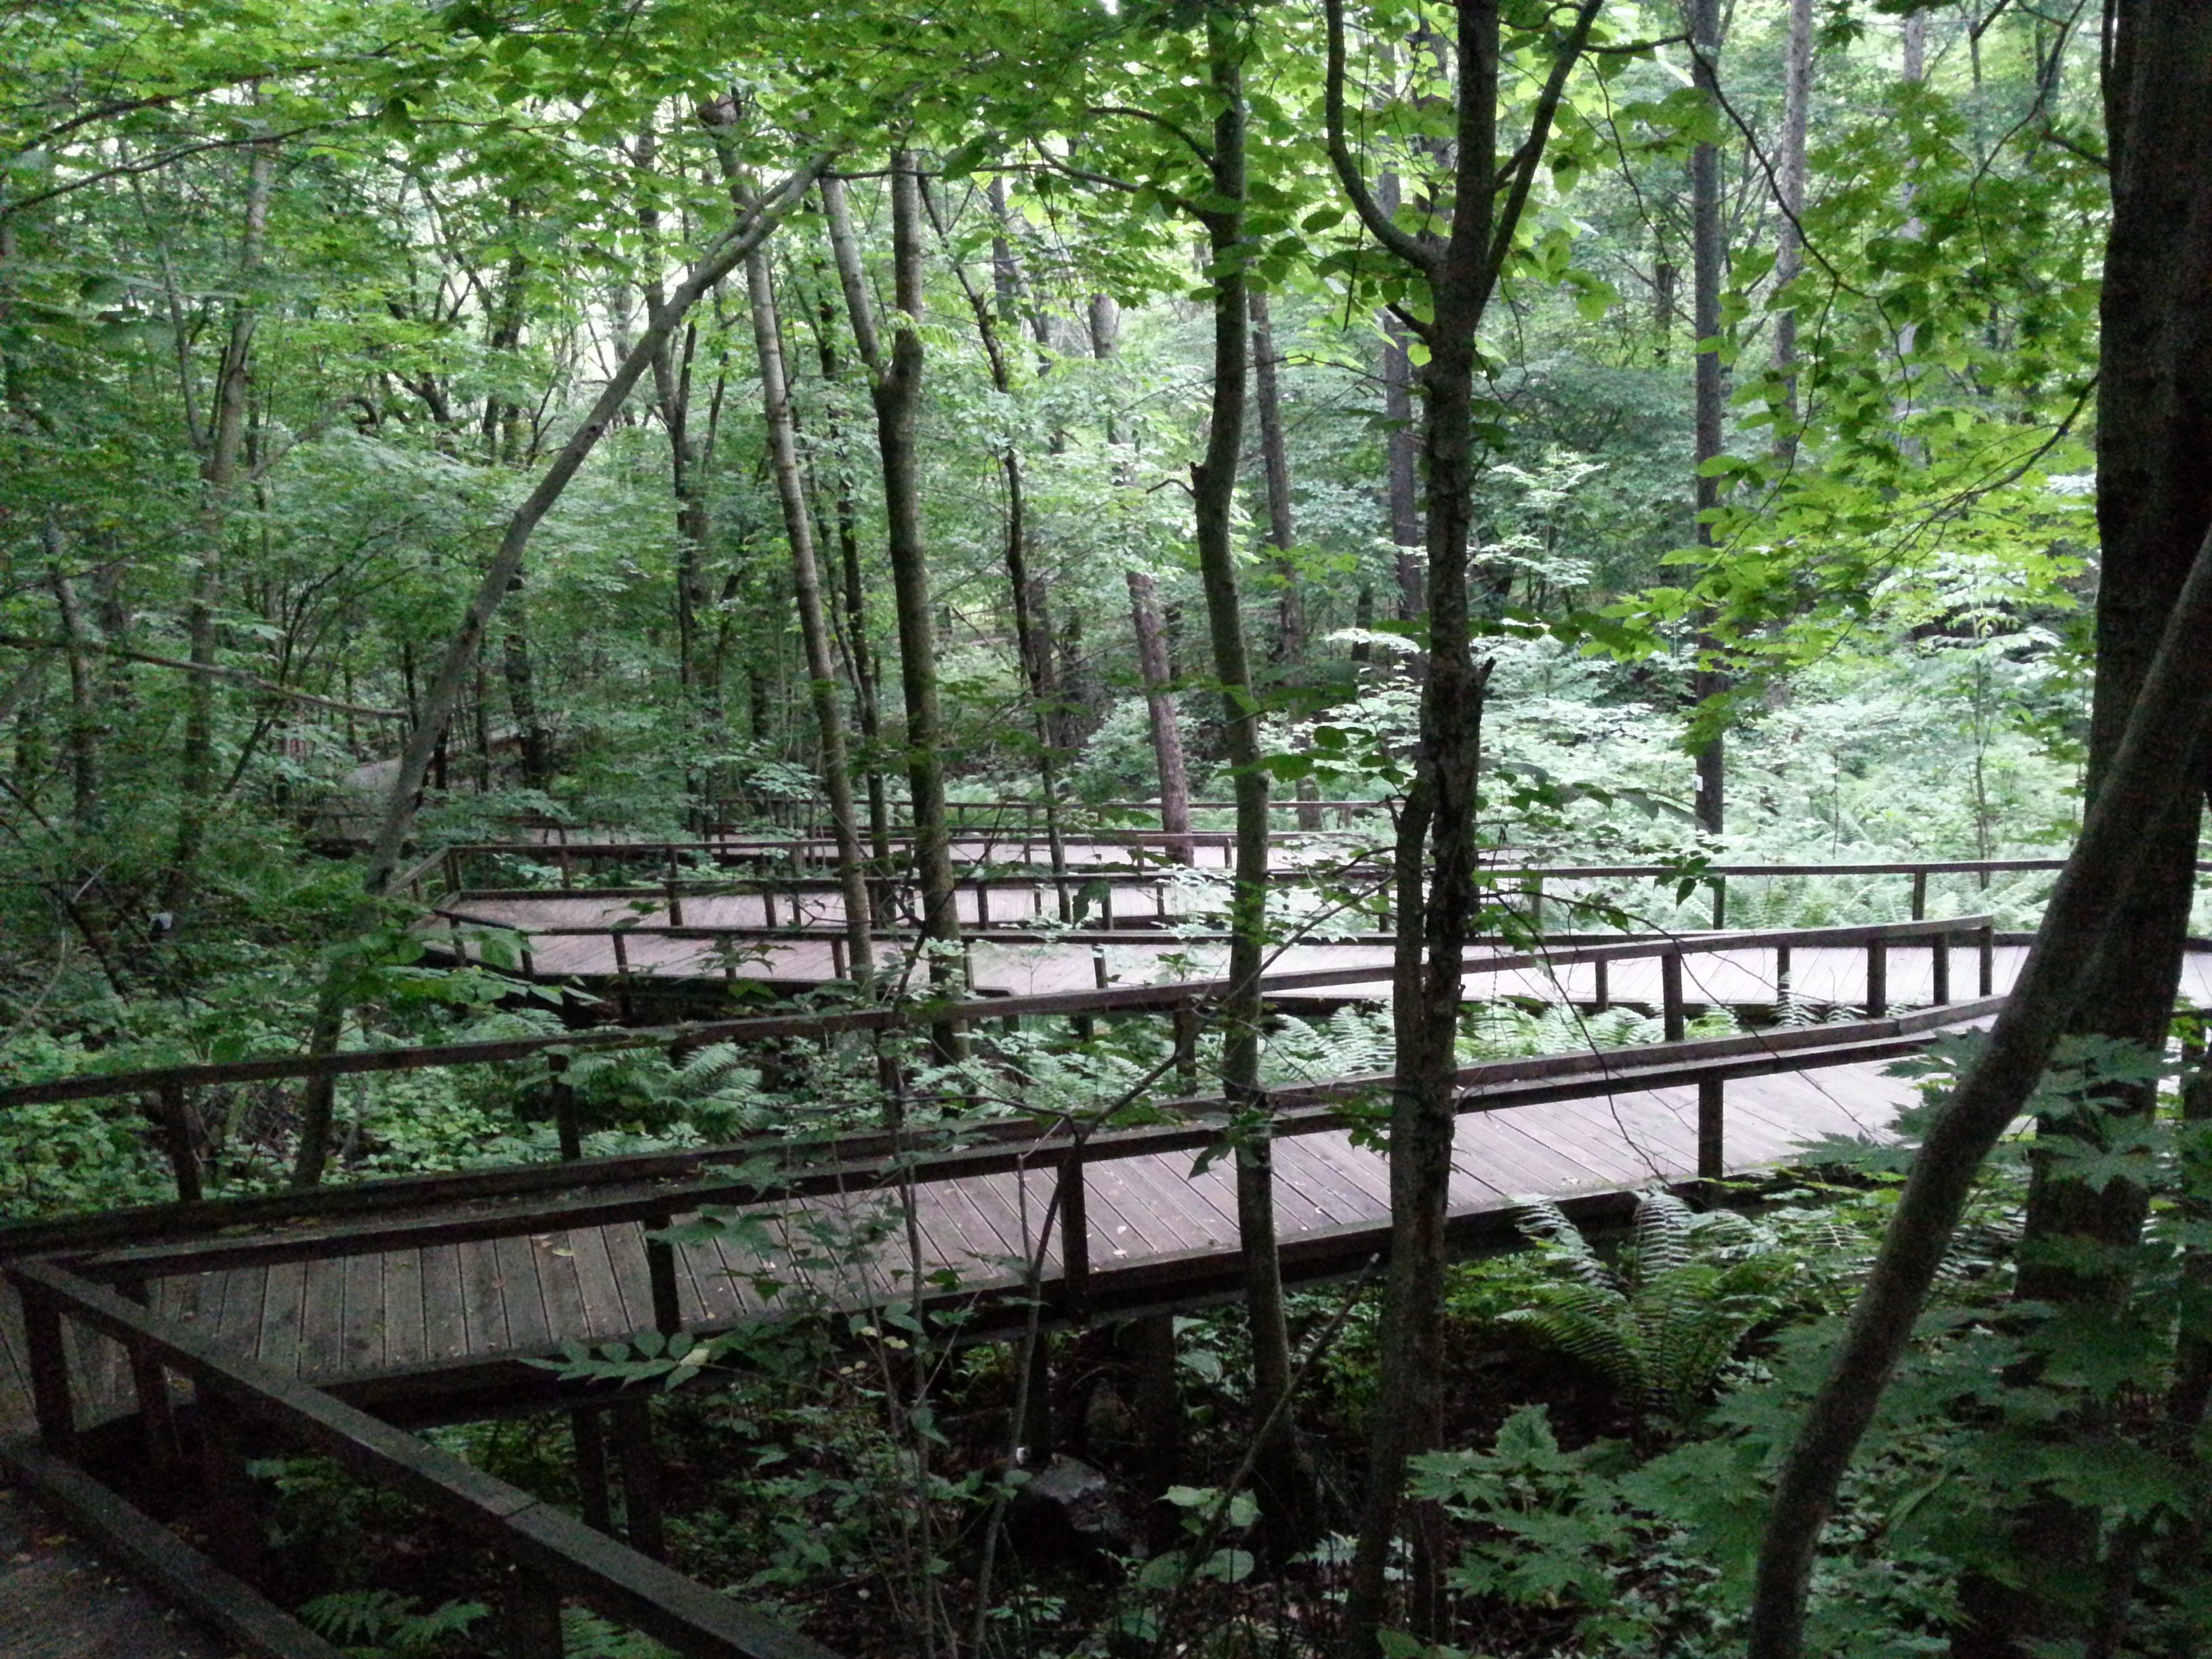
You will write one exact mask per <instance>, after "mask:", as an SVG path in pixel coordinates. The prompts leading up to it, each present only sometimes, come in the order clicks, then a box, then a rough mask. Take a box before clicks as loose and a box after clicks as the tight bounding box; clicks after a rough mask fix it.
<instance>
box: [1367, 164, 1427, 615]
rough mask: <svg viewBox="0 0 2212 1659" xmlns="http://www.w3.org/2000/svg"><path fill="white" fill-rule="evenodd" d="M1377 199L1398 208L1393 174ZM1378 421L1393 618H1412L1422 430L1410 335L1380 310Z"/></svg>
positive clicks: (1418, 592)
mask: <svg viewBox="0 0 2212 1659" xmlns="http://www.w3.org/2000/svg"><path fill="white" fill-rule="evenodd" d="M1376 201H1377V203H1378V204H1380V205H1381V207H1382V210H1383V212H1385V213H1395V212H1396V211H1397V210H1398V175H1397V174H1396V173H1384V174H1383V176H1382V177H1381V178H1380V179H1377V180H1376ZM1410 338H1411V337H1410V336H1408V335H1407V332H1406V325H1404V324H1403V323H1401V322H1400V321H1399V320H1398V317H1397V313H1395V312H1391V311H1385V312H1384V313H1383V421H1384V422H1385V423H1386V424H1387V425H1388V426H1389V439H1388V445H1389V456H1388V459H1389V498H1390V540H1391V542H1392V544H1394V545H1395V547H1396V548H1397V550H1398V555H1397V558H1396V561H1395V566H1394V569H1393V574H1395V576H1396V578H1397V582H1398V620H1399V621H1400V622H1412V621H1413V619H1414V618H1415V617H1419V615H1420V614H1421V613H1422V612H1423V611H1425V610H1427V609H1428V608H1429V601H1428V596H1427V593H1426V592H1425V588H1426V586H1427V584H1426V582H1425V580H1424V578H1423V576H1422V573H1421V481H1420V466H1421V459H1420V458H1421V435H1420V433H1419V430H1418V429H1417V428H1415V426H1414V423H1413V356H1412V355H1411V353H1410V351H1409V350H1408V349H1407V348H1408V344H1409V342H1410Z"/></svg>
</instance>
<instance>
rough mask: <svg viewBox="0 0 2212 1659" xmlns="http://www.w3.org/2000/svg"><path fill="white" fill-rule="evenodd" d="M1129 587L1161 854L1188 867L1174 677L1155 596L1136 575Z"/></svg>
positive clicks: (1184, 775)
mask: <svg viewBox="0 0 2212 1659" xmlns="http://www.w3.org/2000/svg"><path fill="white" fill-rule="evenodd" d="M1125 574H1126V575H1127V580H1128V584H1129V621H1130V623H1131V626H1132V627H1133V629H1134V630H1135V632H1136V635H1137V671H1138V673H1139V676H1140V677H1141V678H1143V680H1144V682H1145V708H1146V714H1148V715H1149V717H1150V719H1151V721H1152V757H1153V760H1154V761H1155V763H1157V764H1158V769H1159V775H1160V828H1161V829H1163V830H1164V831H1165V832H1166V835H1167V842H1166V843H1165V850H1166V853H1167V855H1168V856H1169V857H1170V858H1171V859H1173V860H1175V861H1176V863H1178V864H1188V863H1189V862H1190V859H1191V848H1190V769H1189V767H1188V765H1187V764H1186V763H1185V762H1184V759H1183V752H1182V721H1181V720H1179V719H1178V718H1177V716H1176V701H1175V675H1174V673H1173V671H1170V668H1169V666H1168V642H1167V634H1166V630H1165V629H1164V628H1163V627H1162V626H1161V623H1160V599H1159V594H1158V592H1156V591H1155V590H1154V588H1153V586H1152V578H1151V577H1150V576H1147V575H1146V574H1144V572H1142V571H1141V570H1131V571H1128V572H1127V573H1125Z"/></svg>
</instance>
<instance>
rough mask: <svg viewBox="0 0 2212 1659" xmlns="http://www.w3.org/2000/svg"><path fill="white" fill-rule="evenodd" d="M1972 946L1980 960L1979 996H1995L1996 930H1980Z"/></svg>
mask: <svg viewBox="0 0 2212 1659" xmlns="http://www.w3.org/2000/svg"><path fill="white" fill-rule="evenodd" d="M1974 945H1975V953H1976V955H1977V956H1978V957H1979V959H1980V962H1979V965H1980V969H1981V994H1982V995H1983V996H1985V997H1993V996H1995V995H1996V994H1997V993H1996V982H1997V930H1996V928H1995V927H1983V928H1981V929H1980V930H1978V932H1977V933H1975V935H1974Z"/></svg>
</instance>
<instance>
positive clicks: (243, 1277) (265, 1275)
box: [215, 1267, 269, 1354]
mask: <svg viewBox="0 0 2212 1659" xmlns="http://www.w3.org/2000/svg"><path fill="white" fill-rule="evenodd" d="M268 1291H269V1269H268V1268H266V1267H232V1268H229V1269H228V1270H226V1271H225V1272H224V1273H223V1274H222V1316H221V1317H220V1319H219V1321H218V1322H217V1323H216V1327H215V1339H216V1343H217V1345H218V1346H221V1348H222V1351H223V1352H225V1353H245V1354H250V1353H258V1352H260V1349H261V1312H262V1306H263V1304H264V1302H265V1301H266V1300H267V1298H268Z"/></svg>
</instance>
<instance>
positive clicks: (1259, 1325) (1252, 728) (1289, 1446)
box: [1191, 10, 1315, 1560]
mask: <svg viewBox="0 0 2212 1659" xmlns="http://www.w3.org/2000/svg"><path fill="white" fill-rule="evenodd" d="M1206 47H1207V57H1208V58H1209V60H1210V64H1211V68H1212V78H1213V87H1214V90H1215V92H1216V94H1217V95H1218V98H1219V100H1220V103H1221V109H1220V112H1219V114H1218V115H1217V116H1216V117H1215V118H1214V123H1213V149H1212V179H1211V183H1212V199H1213V201H1214V202H1216V203H1222V204H1234V205H1233V206H1223V207H1217V208H1214V209H1212V210H1210V211H1208V212H1206V214H1205V215H1204V216H1203V217H1204V221H1205V224H1206V240H1207V244H1208V247H1209V249H1210V251H1211V253H1212V273H1213V398H1212V405H1211V409H1210V418H1209V425H1208V428H1207V433H1206V455H1205V459H1203V460H1201V461H1200V462H1199V463H1198V464H1197V465H1195V466H1194V467H1193V468H1192V469H1191V495H1192V500H1193V505H1194V512H1195V516H1196V520H1197V540H1198V568H1199V575H1200V580H1201V582H1202V584H1203V586H1204V587H1205V590H1206V622H1207V626H1208V631H1209V632H1210V633H1211V635H1212V642H1213V670H1214V673H1215V675H1216V676H1217V677H1218V678H1219V680H1220V682H1221V699H1222V710H1221V717H1222V747H1223V749H1224V750H1225V753H1226V756H1227V758H1228V761H1229V769H1230V777H1231V783H1232V786H1233V788H1234V791H1235V794H1236V799H1237V849H1236V856H1237V869H1236V877H1235V880H1234V883H1233V884H1232V887H1231V897H1230V922H1229V984H1230V989H1229V993H1228V994H1227V995H1226V996H1225V997H1223V999H1222V1000H1221V1004H1220V1007H1219V1011H1218V1012H1219V1018H1220V1021H1221V1033H1222V1061H1221V1082H1222V1092H1223V1093H1224V1095H1225V1096H1226V1097H1227V1099H1228V1103H1229V1113H1230V1119H1231V1124H1232V1126H1233V1128H1234V1131H1235V1132H1236V1133H1237V1238H1238V1241H1239V1243H1240V1244H1241V1246H1242V1249H1243V1268H1244V1300H1245V1312H1246V1317H1247V1319H1248V1321H1249V1330H1250V1339H1251V1343H1252V1380H1253V1389H1252V1412H1253V1415H1254V1417H1255V1419H1257V1420H1258V1421H1259V1422H1260V1424H1261V1425H1262V1429H1261V1434H1260V1443H1259V1449H1258V1455H1257V1457H1256V1460H1255V1462H1254V1465H1253V1474H1254V1480H1255V1484H1256V1485H1257V1486H1258V1489H1259V1496H1260V1502H1261V1516H1262V1518H1263V1521H1264V1522H1265V1524H1266V1527H1267V1538H1268V1541H1269V1543H1270V1545H1271V1546H1272V1547H1273V1550H1274V1552H1275V1553H1276V1555H1277V1557H1278V1559H1283V1560H1287V1559H1289V1558H1290V1556H1291V1555H1292V1554H1294V1553H1296V1552H1297V1549H1298V1548H1299V1547H1302V1545H1303V1544H1304V1542H1305V1541H1307V1540H1308V1539H1310V1536H1311V1534H1312V1530H1313V1528H1314V1525H1315V1514H1314V1510H1315V1498H1314V1494H1313V1491H1312V1479H1311V1476H1310V1473H1309V1472H1308V1471H1307V1470H1306V1469H1305V1468H1304V1467H1303V1466H1302V1459H1301V1455H1300V1453H1299V1450H1298V1445H1297V1433H1296V1429H1295V1419H1294V1417H1293V1415H1292V1411H1291V1398H1290V1393H1291V1345H1290V1326H1289V1321H1288V1317H1287V1316H1286V1313H1285V1308H1284V1303H1283V1273H1282V1261H1281V1258H1280V1255H1279V1251H1278V1249H1277V1247H1276V1237H1275V1174H1274V1170H1275V1165H1274V1139H1273V1121H1272V1120H1273V1109H1272V1108H1271V1106H1270V1105H1269V1103H1268V1100H1267V1094H1266V1092H1265V1091H1263V1090H1262V1089H1261V1086H1260V1016H1261V1009H1260V975H1261V969H1262V968H1263V966H1264V965H1265V958H1266V954H1267V852H1268V844H1267V769H1266V768H1265V767H1264V766H1263V765H1262V763H1261V754H1260V708H1259V702H1258V697H1257V695H1256V692H1255V688H1254V686H1253V684H1252V676H1251V670H1250V665H1249V661H1248V659H1247V656H1246V653H1245V648H1244V623H1243V615H1242V612H1241V610H1240V608H1239V605H1240V601H1239V595H1238V593H1237V547H1236V527H1235V523H1234V520H1233V517H1232V510H1233V508H1234V507H1235V504H1236V498H1237V471H1238V468H1239V465H1240V463H1241V462H1242V460H1243V445H1244V402H1245V374H1246V364H1245V356H1246V345H1247V342H1248V338H1249V337H1248V335H1247V332H1246V331H1247V329H1248V328H1249V319H1248V313H1249V301H1248V299H1247V294H1248V291H1249V290H1248V283H1247V278H1246V275H1245V261H1246V260H1247V259H1249V258H1250V256H1251V253H1252V249H1251V247H1250V246H1249V244H1248V243H1247V242H1246V240H1245V235H1244V210H1243V204H1244V190H1245V131H1244V122H1245V110H1244V72H1243V58H1244V54H1245V52H1247V50H1248V49H1249V48H1248V44H1247V42H1246V40H1244V38H1243V35H1242V33H1241V32H1240V31H1239V29H1238V28H1237V25H1236V24H1235V23H1234V22H1233V21H1231V19H1230V18H1229V17H1227V16H1225V15H1224V14H1223V13H1222V12H1220V11H1218V10H1212V11H1209V12H1208V14H1207V16H1206Z"/></svg>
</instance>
